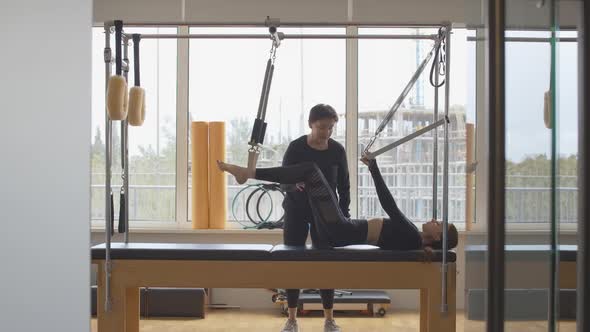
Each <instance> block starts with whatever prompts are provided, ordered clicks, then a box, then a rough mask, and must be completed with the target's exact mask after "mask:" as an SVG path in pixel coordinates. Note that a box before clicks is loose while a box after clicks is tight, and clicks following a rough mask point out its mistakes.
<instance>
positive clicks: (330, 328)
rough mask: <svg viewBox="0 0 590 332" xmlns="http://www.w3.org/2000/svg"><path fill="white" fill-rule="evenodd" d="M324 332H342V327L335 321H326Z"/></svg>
mask: <svg viewBox="0 0 590 332" xmlns="http://www.w3.org/2000/svg"><path fill="white" fill-rule="evenodd" d="M324 332H342V330H341V329H340V326H338V325H336V322H335V321H334V320H333V319H326V321H325V322H324Z"/></svg>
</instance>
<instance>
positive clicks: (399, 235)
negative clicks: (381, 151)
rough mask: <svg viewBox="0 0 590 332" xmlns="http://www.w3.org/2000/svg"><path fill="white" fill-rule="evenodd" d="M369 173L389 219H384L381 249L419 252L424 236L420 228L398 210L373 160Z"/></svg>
mask: <svg viewBox="0 0 590 332" xmlns="http://www.w3.org/2000/svg"><path fill="white" fill-rule="evenodd" d="M369 171H370V172H371V176H372V177H373V182H374V183H375V190H376V191H377V197H378V198H379V203H381V208H382V209H383V210H384V211H385V213H387V215H388V216H389V219H387V218H384V219H383V228H382V229H381V234H380V236H379V247H381V248H383V249H392V250H417V249H420V248H421V247H422V236H421V235H420V231H419V230H418V227H416V225H414V223H413V222H412V221H411V220H409V219H408V218H407V217H406V216H405V215H404V214H403V213H402V211H401V210H400V209H399V208H398V206H397V204H396V203H395V200H394V199H393V196H392V195H391V192H390V191H389V188H387V184H385V181H383V177H382V176H381V171H379V166H377V161H376V160H375V159H372V160H371V161H370V163H369Z"/></svg>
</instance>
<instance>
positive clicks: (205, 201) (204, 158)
mask: <svg viewBox="0 0 590 332" xmlns="http://www.w3.org/2000/svg"><path fill="white" fill-rule="evenodd" d="M191 165H192V166H191V169H192V191H191V194H192V197H191V203H192V208H191V211H192V215H191V220H192V226H193V229H207V228H209V124H208V123H207V122H192V123H191Z"/></svg>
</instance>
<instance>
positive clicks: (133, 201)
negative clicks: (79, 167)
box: [90, 27, 177, 225]
mask: <svg viewBox="0 0 590 332" xmlns="http://www.w3.org/2000/svg"><path fill="white" fill-rule="evenodd" d="M125 32H127V33H151V34H154V33H156V34H157V33H167V34H168V33H176V29H175V28H126V29H125ZM104 45H105V38H104V29H103V28H98V27H97V28H94V29H93V52H92V53H93V55H92V56H93V67H92V77H93V82H92V133H91V137H90V139H91V144H92V182H91V183H92V190H91V197H92V201H91V211H92V212H91V218H92V219H93V220H102V221H104V212H105V201H104V199H105V192H104V190H105V106H104V105H105V103H104V101H105V64H104V58H103V49H104ZM111 48H112V49H113V56H114V38H111ZM140 52H141V85H142V87H144V88H145V90H146V103H147V104H146V105H147V106H146V119H145V122H144V125H143V126H141V127H131V126H130V127H129V131H128V137H129V219H130V220H131V221H132V222H135V223H136V225H137V222H144V223H150V222H173V221H175V218H176V217H175V207H176V199H175V179H176V82H177V80H176V63H177V56H176V53H177V51H176V40H169V39H162V40H155V39H145V40H143V41H142V42H141V49H140ZM129 58H130V59H132V58H133V47H132V45H131V46H130V47H129ZM113 74H114V66H113ZM133 76H134V71H133V66H131V68H130V72H129V86H130V87H131V86H132V85H133ZM121 172H122V167H121V123H120V121H113V162H112V191H113V194H114V203H115V220H118V215H117V213H118V211H119V193H120V188H121V184H122V178H121Z"/></svg>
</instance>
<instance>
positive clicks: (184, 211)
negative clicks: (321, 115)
mask: <svg viewBox="0 0 590 332" xmlns="http://www.w3.org/2000/svg"><path fill="white" fill-rule="evenodd" d="M95 28H101V29H102V28H103V27H102V26H95ZM189 30H190V26H188V25H180V26H177V29H176V31H177V33H178V34H188V33H189ZM346 34H347V35H357V34H358V28H357V27H347V28H346ZM484 34H485V31H483V30H482V29H476V40H477V41H476V46H475V50H476V51H475V52H476V55H475V59H476V61H475V76H476V94H475V108H476V111H475V124H476V128H478V130H476V137H475V145H476V151H475V159H476V160H477V162H478V165H477V169H476V174H477V176H476V177H475V179H476V180H475V205H476V209H475V212H474V213H475V216H474V223H473V228H472V231H473V232H474V233H480V232H486V230H487V220H486V219H487V213H486V211H487V195H488V193H487V189H486V188H487V182H488V177H489V169H488V167H487V164H488V163H487V153H486V149H485V147H486V146H488V143H487V142H488V130H487V129H488V128H487V125H486V119H487V118H486V114H485V43H484V41H483V40H484V37H485V35H484ZM345 49H346V55H345V56H346V60H345V64H346V83H345V87H346V88H345V93H346V96H345V102H346V105H345V110H346V111H345V112H346V113H345V117H346V126H345V128H346V129H345V142H347V144H346V146H345V148H346V156H347V159H348V167H349V174H350V185H351V187H350V188H351V189H350V191H351V205H350V212H351V215H352V216H353V217H356V216H357V215H358V197H357V196H358V182H359V178H358V177H359V174H358V161H357V160H356V158H357V154H358V148H359V147H358V142H357V140H356V137H358V67H359V64H358V40H357V39H347V40H346V46H345ZM177 56H178V58H177V80H178V82H177V92H176V97H177V101H176V116H177V119H176V182H175V183H176V188H175V196H176V209H175V215H176V218H175V221H174V222H169V221H166V222H164V221H149V222H148V221H133V222H132V223H130V229H131V230H148V231H155V232H157V231H159V230H160V231H164V232H165V231H184V230H186V231H187V232H188V231H192V226H191V223H190V222H189V218H188V169H187V166H186V165H188V126H189V116H188V115H189V103H188V100H189V77H188V76H189V70H188V69H189V40H188V39H178V43H177ZM361 176H363V175H361ZM227 225H228V229H227V231H228V232H232V231H234V232H235V231H236V230H240V225H239V223H233V222H230V223H227ZM91 226H92V229H93V230H97V229H104V220H91ZM546 226H547V224H544V223H527V224H518V223H511V224H507V230H508V231H515V232H520V231H532V232H544V231H545V228H547V227H546ZM560 227H561V231H565V232H570V231H575V230H576V229H577V225H575V224H572V225H569V224H560ZM458 228H460V229H463V227H462V225H459V227H458ZM248 232H250V231H248Z"/></svg>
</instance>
